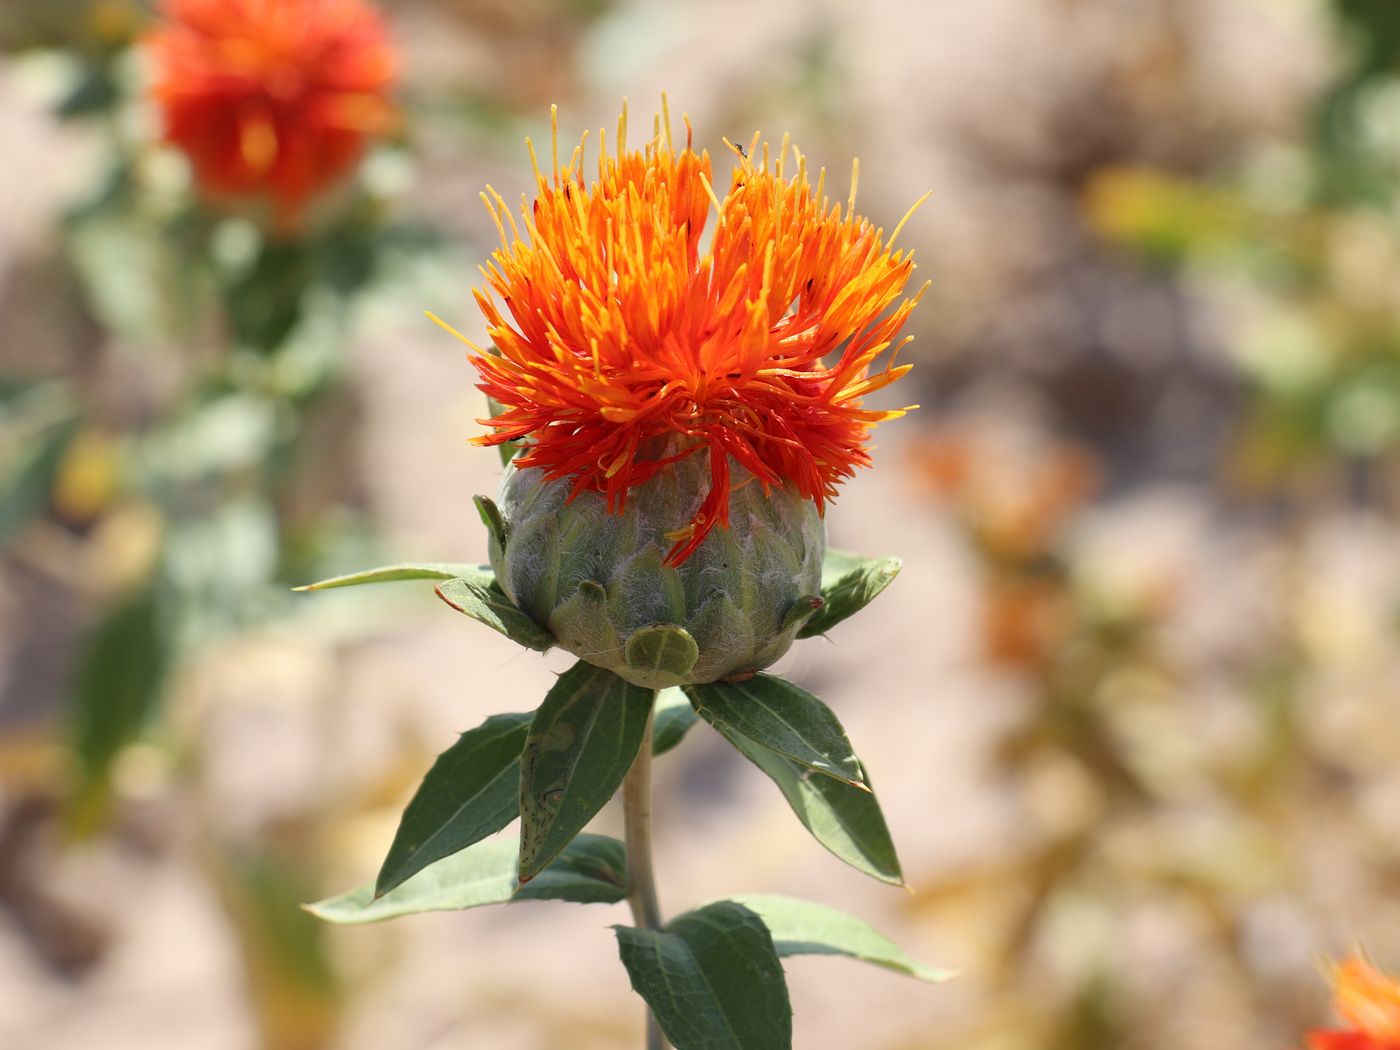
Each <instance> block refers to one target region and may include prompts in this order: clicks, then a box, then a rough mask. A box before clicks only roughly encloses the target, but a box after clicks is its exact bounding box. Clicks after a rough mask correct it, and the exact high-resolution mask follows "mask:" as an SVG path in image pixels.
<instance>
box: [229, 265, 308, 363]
mask: <svg viewBox="0 0 1400 1050" xmlns="http://www.w3.org/2000/svg"><path fill="white" fill-rule="evenodd" d="M311 279H312V271H311V258H310V255H309V253H308V252H307V250H306V247H305V245H304V244H303V243H302V242H300V241H286V240H276V239H269V240H267V241H264V242H263V245H262V247H261V250H260V251H259V252H258V255H257V258H256V259H255V260H254V261H253V264H252V266H251V267H249V268H248V269H247V270H245V271H244V272H242V273H240V274H238V275H237V276H236V277H234V278H233V279H231V280H228V281H227V283H226V284H225V286H224V289H223V293H224V306H225V309H226V312H227V316H228V320H229V327H230V329H231V334H232V336H233V339H234V342H235V343H237V344H238V345H239V346H245V347H248V348H249V349H252V350H256V351H258V352H260V353H265V354H270V353H272V352H273V351H275V350H277V349H278V348H279V347H280V346H282V344H283V343H284V342H286V341H287V338H288V336H290V335H291V334H292V330H293V329H294V328H296V327H297V325H298V324H299V323H300V322H301V319H302V315H303V314H304V313H305V308H306V304H307V300H306V290H307V288H308V287H309V286H310V284H311Z"/></svg>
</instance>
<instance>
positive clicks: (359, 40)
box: [148, 0, 394, 225]
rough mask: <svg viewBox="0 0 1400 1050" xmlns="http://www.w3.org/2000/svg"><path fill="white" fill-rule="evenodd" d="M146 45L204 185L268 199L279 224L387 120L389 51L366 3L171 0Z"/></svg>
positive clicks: (221, 192)
mask: <svg viewBox="0 0 1400 1050" xmlns="http://www.w3.org/2000/svg"><path fill="white" fill-rule="evenodd" d="M148 46H149V48H150V53H151V56H152V59H153V61H154V65H155V89H154V92H155V99H156V102H157V104H158V106H159V108H160V110H161V111H162V114H163V117H164V122H165V138H166V140H167V141H168V142H170V143H171V144H173V145H174V146H176V147H178V148H179V149H181V150H183V151H184V152H185V154H186V155H188V157H189V158H190V161H191V163H192V164H193V165H194V170H195V176H196V179H197V181H198V182H199V184H200V186H201V187H202V188H203V189H204V190H205V191H206V192H207V193H210V194H212V195H215V196H232V197H249V196H254V197H264V198H267V199H269V200H270V201H271V203H272V205H273V211H274V214H275V215H276V217H277V219H278V221H279V222H280V223H282V224H284V225H287V224H292V223H294V222H295V221H296V219H297V217H298V215H299V214H300V212H301V209H302V207H303V205H304V204H305V203H306V201H307V200H308V198H310V197H311V196H312V195H314V194H316V193H317V192H319V191H320V190H322V189H324V188H326V187H327V186H328V185H330V184H331V183H333V182H335V181H336V180H337V179H339V178H340V177H341V176H343V175H345V174H346V173H347V172H349V171H350V170H351V168H353V167H354V165H355V163H356V162H357V161H358V160H359V158H360V155H361V153H362V152H363V150H364V147H365V143H366V141H367V139H368V138H370V137H371V136H373V135H375V134H378V133H381V132H383V131H384V130H385V129H386V128H387V126H388V125H389V123H390V121H391V119H392V109H391V106H390V103H389V100H388V90H389V86H390V82H391V81H392V79H393V74H394V55H393V51H392V50H391V48H390V46H389V43H388V40H387V38H386V36H385V32H384V27H383V25H382V24H381V22H380V20H379V16H378V14H377V13H376V12H375V11H374V9H373V8H371V7H369V6H368V5H366V4H365V3H363V2H362V0H166V3H165V6H164V18H163V21H162V22H161V24H160V26H159V28H157V29H156V30H155V32H154V33H153V34H152V36H151V37H150V38H149V40H148Z"/></svg>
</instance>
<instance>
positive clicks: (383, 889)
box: [375, 714, 534, 896]
mask: <svg viewBox="0 0 1400 1050" xmlns="http://www.w3.org/2000/svg"><path fill="white" fill-rule="evenodd" d="M533 717H534V716H533V715H528V714H511V715H492V716H491V717H490V718H488V719H487V720H486V721H485V722H483V723H481V725H479V726H477V727H476V728H475V729H471V730H468V731H467V732H465V733H463V734H462V735H461V736H460V737H458V738H457V742H456V743H455V744H453V745H452V746H451V747H449V748H448V749H447V750H446V751H444V752H443V753H442V754H441V755H439V756H438V759H437V761H436V762H434V763H433V767H432V768H431V769H430V770H428V775H427V776H425V777H424V778H423V783H422V784H421V785H419V787H418V791H417V793H416V794H414V796H413V799H412V800H411V801H410V802H409V804H408V808H407V809H405V810H404V811H403V817H402V819H401V820H400V821H399V830H398V831H397V832H396V833H395V835H394V841H393V844H392V845H391V846H390V847H389V855H388V856H387V857H385V858H384V864H383V866H382V867H381V868H380V869H379V877H378V878H377V879H376V880H375V891H376V893H378V894H379V895H381V896H382V895H383V894H386V893H388V892H389V891H390V890H392V889H393V888H394V887H395V886H398V885H399V884H400V883H402V882H404V881H405V880H407V879H409V878H412V877H413V876H414V875H416V874H417V873H418V872H420V871H422V870H423V869H424V868H426V867H427V866H428V865H429V864H432V863H434V862H436V861H439V860H441V859H442V858H443V857H447V856H450V855H452V854H453V853H456V852H457V851H458V850H462V849H466V848H467V847H468V846H470V845H472V844H473V843H475V842H480V841H481V840H482V839H484V838H485V837H486V836H487V835H493V834H495V833H496V832H498V831H500V830H501V829H502V828H503V827H505V826H506V825H507V824H509V823H510V822H511V821H512V820H514V819H515V818H516V817H517V816H518V815H519V813H520V752H521V751H523V750H524V748H525V736H526V734H527V733H528V732H529V731H530V720H531V719H532V718H533Z"/></svg>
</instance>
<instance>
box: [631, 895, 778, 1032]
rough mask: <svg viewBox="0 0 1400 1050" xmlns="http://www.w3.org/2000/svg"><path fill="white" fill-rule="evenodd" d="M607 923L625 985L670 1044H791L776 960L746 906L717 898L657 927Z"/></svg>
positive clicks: (764, 932)
mask: <svg viewBox="0 0 1400 1050" xmlns="http://www.w3.org/2000/svg"><path fill="white" fill-rule="evenodd" d="M614 929H615V930H616V931H617V945H618V950H619V953H620V954H621V956H622V964H623V966H625V967H626V968H627V976H628V977H629V978H630V979H631V981H632V988H633V989H634V990H635V991H636V992H637V994H638V995H640V996H641V997H642V998H643V999H645V1000H646V1001H647V1005H648V1006H650V1007H651V1010H652V1013H654V1014H655V1015H656V1019H657V1021H659V1022H660V1023H661V1030H662V1031H663V1032H665V1033H666V1038H667V1039H669V1040H670V1041H671V1043H672V1044H673V1045H674V1046H675V1048H676V1050H790V1047H791V1046H792V1006H791V1005H790V1003H789V1002H788V992H787V984H786V982H785V980H784V978H783V966H782V963H781V962H779V961H778V953H777V952H776V951H775V950H774V948H773V938H772V936H771V935H770V934H769V932H768V928H767V927H766V926H764V925H763V922H762V920H761V919H760V918H759V917H758V916H757V915H755V914H754V913H753V912H752V911H750V910H749V909H748V908H746V907H744V906H743V905H741V904H737V903H735V902H734V901H718V902H716V903H714V904H707V905H705V907H703V908H697V909H696V910H694V911H691V912H687V913H686V914H684V915H681V916H679V917H677V918H675V919H672V920H671V921H670V922H669V923H667V924H666V926H665V927H664V928H663V929H661V930H638V929H633V928H632V927H630V926H616V927H614Z"/></svg>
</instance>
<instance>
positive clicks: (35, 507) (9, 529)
mask: <svg viewBox="0 0 1400 1050" xmlns="http://www.w3.org/2000/svg"><path fill="white" fill-rule="evenodd" d="M78 427H79V420H78V419H77V417H73V418H70V419H67V420H64V421H63V422H61V423H59V424H57V425H56V426H52V427H49V428H48V429H47V430H46V431H45V432H44V433H43V434H40V435H37V436H35V437H33V438H30V439H29V440H27V441H25V442H24V444H23V445H22V446H21V448H22V449H23V451H22V452H21V453H20V455H19V456H18V457H17V462H16V463H15V464H14V467H13V469H12V470H10V471H9V472H8V475H7V476H6V477H4V478H3V479H0V544H3V543H4V542H5V541H6V540H8V539H9V538H10V537H11V536H12V535H13V534H14V533H16V532H17V531H19V529H20V528H21V527H22V526H24V525H25V524H27V523H28V522H29V520H30V519H31V518H35V517H37V516H38V515H40V514H42V513H43V512H44V510H45V509H46V508H47V507H48V504H49V495H50V493H51V492H52V491H53V486H54V481H55V480H56V479H57V477H58V471H59V468H60V467H62V465H63V457H64V455H65V454H66V453H67V451H68V446H69V444H70V443H71V442H72V440H73V438H74V437H76V436H77V433H78Z"/></svg>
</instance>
